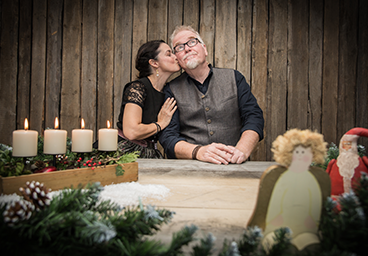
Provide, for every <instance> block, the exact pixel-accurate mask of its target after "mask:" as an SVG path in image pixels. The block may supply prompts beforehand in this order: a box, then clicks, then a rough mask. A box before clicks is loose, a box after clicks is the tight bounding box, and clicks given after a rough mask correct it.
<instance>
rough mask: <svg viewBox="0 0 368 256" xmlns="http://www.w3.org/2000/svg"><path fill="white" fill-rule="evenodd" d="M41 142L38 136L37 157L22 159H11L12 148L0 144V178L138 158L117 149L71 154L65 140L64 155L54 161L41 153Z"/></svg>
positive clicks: (68, 144) (129, 160) (69, 141)
mask: <svg viewBox="0 0 368 256" xmlns="http://www.w3.org/2000/svg"><path fill="white" fill-rule="evenodd" d="M43 141H44V140H43V137H41V136H39V137H38V153H37V156H35V157H24V158H23V157H12V148H11V147H9V146H7V145H4V144H0V176H2V177H11V176H20V175H27V174H32V173H45V172H53V171H60V170H67V169H77V168H85V167H91V168H92V169H94V168H95V167H97V166H102V165H112V164H122V163H129V162H134V161H135V160H136V159H137V157H138V154H137V153H128V154H126V153H124V152H122V151H121V150H120V149H119V148H118V149H117V150H116V151H111V152H106V151H98V150H97V149H93V150H92V152H89V153H76V152H72V151H71V140H70V139H69V138H67V148H66V153H65V154H64V155H56V156H55V159H54V156H52V155H47V154H44V153H43ZM54 160H55V161H54ZM54 164H55V166H54ZM117 171H118V172H119V173H121V172H122V168H121V166H119V165H118V166H117Z"/></svg>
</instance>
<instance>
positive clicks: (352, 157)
mask: <svg viewBox="0 0 368 256" xmlns="http://www.w3.org/2000/svg"><path fill="white" fill-rule="evenodd" d="M337 166H338V167H339V172H340V175H341V176H342V177H343V180H344V191H345V193H348V192H350V190H351V178H353V176H354V170H355V168H356V167H358V166H359V156H358V155H357V154H355V153H352V152H342V153H340V155H339V157H338V158H337Z"/></svg>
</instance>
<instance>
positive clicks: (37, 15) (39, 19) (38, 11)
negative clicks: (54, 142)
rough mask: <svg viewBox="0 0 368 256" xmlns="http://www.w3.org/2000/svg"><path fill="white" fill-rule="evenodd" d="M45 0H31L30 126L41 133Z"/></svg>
mask: <svg viewBox="0 0 368 256" xmlns="http://www.w3.org/2000/svg"><path fill="white" fill-rule="evenodd" d="M46 12H47V0H34V1H33V19H32V26H33V27H34V28H37V29H33V30H32V64H31V67H32V68H31V89H30V90H31V99H30V100H31V102H30V113H29V114H30V115H29V119H30V120H29V121H30V127H31V129H32V130H36V131H38V134H39V135H41V134H42V132H43V129H44V120H45V75H46V26H47V22H46Z"/></svg>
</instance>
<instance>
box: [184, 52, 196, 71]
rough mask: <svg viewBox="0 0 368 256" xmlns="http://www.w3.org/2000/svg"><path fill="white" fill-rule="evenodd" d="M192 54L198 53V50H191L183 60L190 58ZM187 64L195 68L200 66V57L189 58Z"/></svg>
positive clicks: (190, 67) (188, 66) (189, 67)
mask: <svg viewBox="0 0 368 256" xmlns="http://www.w3.org/2000/svg"><path fill="white" fill-rule="evenodd" d="M192 55H197V53H196V52H190V53H188V54H187V55H185V56H184V58H183V60H185V59H186V58H188V57H189V56H192ZM185 65H186V66H187V68H188V69H195V68H196V67H198V66H199V60H198V59H195V58H194V59H190V60H188V62H187V63H186V64H185Z"/></svg>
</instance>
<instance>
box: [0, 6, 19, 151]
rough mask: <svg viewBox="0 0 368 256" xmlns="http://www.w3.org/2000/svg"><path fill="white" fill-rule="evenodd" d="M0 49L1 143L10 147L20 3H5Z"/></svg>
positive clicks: (13, 122)
mask: <svg viewBox="0 0 368 256" xmlns="http://www.w3.org/2000/svg"><path fill="white" fill-rule="evenodd" d="M1 7H2V17H1V35H0V36H1V47H0V56H1V58H0V90H1V93H0V109H1V111H0V134H1V139H0V142H1V143H4V144H7V145H10V144H11V138H12V132H13V130H15V129H16V115H17V113H16V108H17V70H18V59H17V54H18V26H19V15H18V12H19V10H18V1H3V2H2V6H1Z"/></svg>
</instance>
